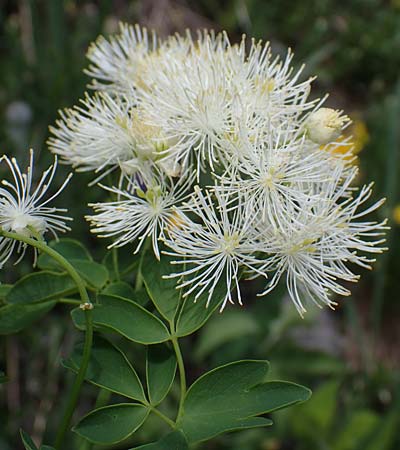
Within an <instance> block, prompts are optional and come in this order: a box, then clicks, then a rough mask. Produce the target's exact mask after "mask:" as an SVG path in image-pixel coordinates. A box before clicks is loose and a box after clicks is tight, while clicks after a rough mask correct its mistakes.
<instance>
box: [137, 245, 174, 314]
mask: <svg viewBox="0 0 400 450" xmlns="http://www.w3.org/2000/svg"><path fill="white" fill-rule="evenodd" d="M170 261H171V258H169V257H168V256H166V255H163V256H162V258H161V260H160V261H158V260H157V259H156V257H155V256H154V254H153V252H147V254H146V255H145V257H144V259H143V264H142V276H143V280H144V284H145V286H146V289H147V292H148V293H149V296H150V298H151V300H152V302H153V303H154V305H155V307H156V308H157V309H158V311H159V313H160V314H161V315H162V316H163V317H164V318H165V319H167V320H169V321H172V320H173V319H174V317H175V313H176V310H177V307H178V305H179V302H180V298H181V295H182V293H181V292H180V291H179V290H177V289H176V280H175V279H163V275H169V274H170V273H172V272H173V271H174V270H173V269H174V268H173V266H171V264H170Z"/></svg>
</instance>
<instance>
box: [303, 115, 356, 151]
mask: <svg viewBox="0 0 400 450" xmlns="http://www.w3.org/2000/svg"><path fill="white" fill-rule="evenodd" d="M340 114H341V111H338V110H335V109H331V108H320V109H318V110H317V111H314V112H313V113H311V114H310V116H309V117H308V119H307V122H306V129H307V135H308V137H309V138H310V139H311V140H312V141H314V142H315V143H317V144H328V143H329V142H331V141H333V140H335V139H336V138H338V137H339V136H340V135H341V133H342V128H343V125H344V124H345V123H346V122H348V121H349V120H350V119H349V118H348V116H341V115H340Z"/></svg>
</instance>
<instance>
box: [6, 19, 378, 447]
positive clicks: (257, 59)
mask: <svg viewBox="0 0 400 450" xmlns="http://www.w3.org/2000/svg"><path fill="white" fill-rule="evenodd" d="M88 58H89V60H90V65H89V67H88V69H87V70H86V73H87V74H88V75H89V76H90V77H91V78H92V81H91V83H90V85H89V88H90V91H89V92H88V93H87V94H86V95H85V98H84V99H83V100H82V101H81V102H80V103H79V105H76V106H74V107H72V108H67V109H65V110H63V111H61V112H60V118H59V119H58V120H57V122H56V124H55V125H54V126H52V127H50V131H51V137H50V138H49V140H48V145H49V148H50V151H51V152H53V153H54V154H55V155H56V158H57V157H59V158H60V159H61V161H62V162H63V163H65V164H69V165H71V166H72V167H73V168H74V169H75V170H76V171H78V172H79V171H89V172H93V182H92V183H91V185H93V184H99V186H100V187H101V189H102V190H103V191H104V194H105V196H107V200H106V201H101V202H95V203H90V204H89V206H90V207H91V208H92V209H93V213H92V214H89V215H88V216H87V217H86V219H87V220H88V222H89V223H90V225H91V231H92V233H94V234H95V235H96V236H98V237H99V238H100V237H101V238H106V239H107V240H108V242H109V246H108V252H109V254H110V255H111V258H110V259H111V260H112V268H110V266H109V265H107V264H100V263H97V262H95V261H93V258H92V257H91V255H90V254H89V253H88V252H87V250H86V249H85V248H84V247H83V246H82V244H80V243H79V242H77V241H73V240H70V239H60V240H58V239H57V234H56V233H58V232H64V231H67V230H68V227H67V226H66V221H67V220H69V219H68V218H67V217H64V215H61V214H60V213H63V214H64V213H65V210H64V209H58V208H56V207H53V206H52V203H53V200H55V197H56V196H57V195H58V193H59V192H60V191H61V190H62V189H63V188H64V187H65V186H66V184H67V181H68V180H69V177H68V178H67V180H66V182H65V183H63V184H62V185H61V187H60V188H59V189H58V190H56V191H55V193H54V194H52V195H50V194H49V195H48V194H47V193H48V190H49V189H50V187H51V186H50V185H51V181H52V178H53V176H54V173H55V170H56V164H57V160H56V161H55V163H54V165H53V166H52V167H50V168H49V169H48V170H47V171H45V172H44V173H43V174H42V176H41V178H39V181H38V182H37V185H36V187H35V188H34V187H33V186H34V177H33V153H32V155H31V161H30V165H29V167H28V169H27V171H26V173H22V171H21V170H20V168H19V166H18V164H17V162H16V161H15V160H14V159H11V160H10V159H9V158H8V157H3V162H5V163H6V165H7V166H8V169H9V171H10V173H11V181H7V180H6V181H3V187H2V188H1V190H0V195H1V199H0V226H1V231H0V257H1V262H2V264H4V263H5V262H6V261H7V260H9V259H10V258H11V257H12V254H13V253H14V252H16V253H20V255H19V259H21V258H22V257H23V255H24V253H25V250H26V248H27V247H28V246H31V247H33V248H34V250H35V265H36V267H37V268H38V269H39V270H37V271H35V272H33V273H32V274H29V275H26V276H24V277H22V278H21V279H20V280H18V281H17V282H16V283H15V284H14V285H12V286H4V289H5V295H4V297H5V303H4V305H3V306H2V307H1V308H0V323H1V321H2V322H3V326H2V327H0V331H1V332H2V334H11V333H14V332H16V331H20V330H22V329H23V328H25V327H27V326H28V325H29V324H30V323H31V322H32V321H33V320H36V319H38V318H39V317H41V316H43V315H44V314H46V313H47V312H48V311H49V310H51V309H52V308H53V307H54V306H55V305H56V304H57V303H63V304H66V305H71V306H72V307H73V310H72V311H71V317H72V320H73V323H74V325H75V326H76V328H77V329H78V330H81V331H82V332H83V333H84V335H85V338H84V342H83V343H81V344H78V345H77V346H76V348H75V349H74V351H73V352H72V354H71V355H70V356H69V357H68V358H67V359H66V360H65V361H64V362H63V364H64V366H65V367H66V368H67V369H69V370H71V371H72V372H74V373H76V378H75V381H74V384H73V386H72V391H71V395H70V397H69V401H68V404H67V405H66V409H65V412H64V414H63V416H62V418H61V423H60V425H59V428H58V432H57V436H56V437H55V442H54V448H55V449H56V450H59V449H61V448H62V446H65V445H66V444H67V443H68V442H69V438H68V433H69V431H70V427H71V425H70V422H71V418H72V414H73V412H74V410H75V407H76V404H77V402H78V399H79V396H80V392H81V386H82V383H83V381H84V380H86V381H87V382H89V383H91V384H93V385H96V386H98V387H99V388H101V389H102V390H105V391H108V392H110V393H114V394H118V396H119V397H118V399H119V403H115V402H114V403H111V404H110V405H105V406H101V407H95V409H93V410H92V411H90V412H89V413H87V414H86V415H85V416H84V417H82V418H81V419H80V420H79V421H78V422H77V423H76V424H75V425H74V427H73V432H74V433H76V434H77V435H79V436H80V437H81V438H82V448H89V447H90V445H91V444H99V445H105V446H107V445H109V446H112V445H114V444H116V443H119V442H122V441H124V440H127V442H128V443H127V444H126V445H127V446H130V448H136V449H139V448H140V449H143V450H144V449H148V450H163V449H172V448H174V449H177V450H186V449H189V448H190V447H191V446H192V445H196V444H198V443H199V442H205V441H207V440H209V439H212V438H213V437H215V436H217V435H219V434H221V433H225V432H228V431H234V430H240V429H246V428H253V427H263V426H267V425H271V424H272V422H271V421H270V419H268V418H266V417H265V415H266V414H267V413H270V412H271V411H275V410H277V409H280V408H284V407H287V406H290V405H293V404H295V403H298V402H302V401H305V400H307V398H308V397H309V395H310V391H309V390H308V389H307V388H305V387H302V386H300V385H297V384H294V383H290V382H285V381H266V375H267V372H268V366H269V364H268V362H267V361H261V360H242V361H234V362H231V363H229V364H226V365H224V366H220V367H217V368H215V369H213V370H211V371H209V372H207V373H205V374H203V375H202V376H200V377H199V378H198V379H197V380H195V381H194V383H193V384H191V386H189V387H188V386H187V381H186V379H187V377H186V370H185V363H184V355H183V354H182V351H181V347H180V339H181V338H183V337H185V336H189V335H191V334H193V333H194V332H195V331H196V330H198V329H199V328H201V327H202V326H203V325H204V324H205V323H206V321H207V320H208V318H209V317H210V316H211V314H213V312H215V311H216V310H219V311H220V312H222V313H223V311H224V309H225V308H228V307H240V306H238V305H243V304H245V303H246V302H247V301H248V300H249V299H248V298H247V296H246V292H244V291H243V288H242V287H241V284H240V281H241V280H242V279H255V278H257V279H259V280H261V282H262V283H261V285H263V286H264V287H263V289H262V290H261V291H260V292H259V296H261V297H266V298H268V293H270V292H271V291H272V290H274V289H275V287H276V286H277V285H278V283H279V282H280V281H281V280H284V281H285V282H286V286H287V293H288V295H289V296H290V298H291V299H292V301H293V303H294V306H295V307H296V309H297V311H298V312H299V314H300V315H303V314H305V313H306V311H307V308H308V307H310V306H312V305H313V304H314V305H317V306H320V307H321V306H323V305H328V306H329V307H331V308H334V307H335V305H336V304H337V300H338V297H339V296H347V295H349V294H350V291H349V289H348V282H355V281H357V280H358V275H357V274H356V273H354V271H353V270H354V267H356V266H361V267H370V264H371V262H372V261H373V259H371V258H370V257H369V256H368V254H369V253H370V254H377V253H380V252H382V251H383V250H384V247H383V244H384V238H383V236H382V235H383V234H384V233H385V229H386V222H385V221H384V222H376V221H374V220H373V219H365V216H366V215H367V214H369V213H371V212H373V211H375V210H376V209H377V208H379V207H380V206H381V204H382V202H383V200H381V201H378V202H375V203H370V202H369V199H370V197H371V195H372V185H367V186H363V187H361V188H358V187H356V186H355V180H356V177H357V173H358V169H357V167H356V165H354V164H352V161H353V155H352V153H351V146H350V145H349V141H348V140H346V139H343V137H342V130H343V129H344V128H346V127H347V126H348V125H349V124H350V119H349V118H348V117H347V116H346V115H344V114H343V113H342V112H341V111H337V110H333V109H330V108H327V107H323V106H322V105H323V103H324V101H325V99H322V100H319V99H316V100H311V99H310V91H311V83H312V81H313V80H312V79H307V80H303V81H302V80H301V70H299V71H297V72H294V71H293V69H292V58H293V55H292V53H291V52H288V54H287V56H286V58H284V59H281V58H279V57H274V56H273V55H272V53H271V50H270V48H269V45H268V44H264V43H262V42H257V41H255V40H250V41H249V40H248V39H246V38H245V37H244V38H243V39H242V41H241V42H240V43H239V44H231V43H230V41H229V39H228V36H227V35H226V33H219V34H216V33H214V32H209V31H202V32H199V33H198V34H197V35H196V36H194V35H192V34H191V33H189V32H188V33H187V34H186V35H184V36H181V35H174V36H171V37H169V38H167V39H165V40H161V39H159V38H158V37H157V35H156V34H155V33H154V32H148V31H147V30H146V29H144V28H141V27H139V26H129V25H121V29H120V33H119V34H117V35H115V36H112V37H110V38H109V39H105V38H103V37H100V38H99V39H98V40H97V41H96V42H95V43H93V44H92V45H91V46H90V48H89V51H88ZM93 189H94V188H93ZM48 231H50V232H51V233H52V234H53V235H54V237H55V238H56V240H55V241H52V242H49V243H47V240H46V239H47V232H48ZM126 245H127V246H129V247H131V249H132V265H131V266H130V267H128V270H121V268H120V267H119V261H118V248H119V247H121V246H126ZM134 254H138V258H136V257H134ZM37 255H38V257H37ZM111 269H112V270H111ZM132 272H133V274H134V275H135V287H133V286H130V285H129V284H128V283H127V282H126V280H127V279H128V278H126V276H128V275H131V274H132ZM343 282H345V285H343ZM77 294H78V295H79V296H80V300H76V299H75V298H74V297H76V295H77ZM257 301H265V300H264V299H263V298H261V299H258V300H257ZM243 314H245V312H243ZM110 332H112V333H113V334H114V335H116V336H118V337H119V339H124V340H127V341H131V342H133V343H135V344H139V345H144V346H146V362H145V365H144V366H145V371H144V373H139V371H138V368H137V367H135V366H134V365H133V364H132V362H131V361H130V360H129V358H128V356H127V355H125V354H124V352H123V351H122V350H121V349H120V348H119V346H118V343H117V342H115V341H116V339H115V337H114V338H113V339H110V336H109V333H110ZM175 379H177V380H178V379H179V385H180V393H179V398H178V399H177V400H176V412H175V413H174V414H172V415H171V413H170V411H166V409H165V408H164V407H163V401H164V399H165V398H166V397H167V396H168V394H170V392H171V387H172V386H173V384H174V381H175ZM120 397H124V398H125V399H126V400H125V401H123V402H121V401H120ZM172 398H174V395H172ZM150 414H155V415H157V416H158V417H159V418H160V419H161V420H162V421H164V422H165V424H166V427H167V428H168V429H169V431H168V432H166V433H165V434H164V435H163V436H162V435H160V436H159V440H158V441H157V442H153V443H150V444H149V443H147V444H146V443H145V444H144V445H141V446H139V447H137V446H136V447H132V445H134V444H132V443H134V442H135V432H136V430H138V429H139V428H140V427H141V426H142V425H144V424H145V422H146V420H147V418H148V416H149V415H150ZM21 436H22V440H23V443H24V446H25V448H26V449H27V450H34V449H37V447H36V446H35V444H34V443H33V441H32V440H31V438H30V437H29V436H28V435H27V434H26V433H25V432H21ZM128 438H129V441H128ZM88 446H89V447H88ZM42 448H43V449H44V448H46V446H42ZM47 448H50V447H47Z"/></svg>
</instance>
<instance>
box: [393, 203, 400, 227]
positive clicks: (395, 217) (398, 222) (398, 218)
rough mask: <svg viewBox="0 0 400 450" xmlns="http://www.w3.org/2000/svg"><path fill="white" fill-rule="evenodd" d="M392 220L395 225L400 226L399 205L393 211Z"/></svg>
mask: <svg viewBox="0 0 400 450" xmlns="http://www.w3.org/2000/svg"><path fill="white" fill-rule="evenodd" d="M393 220H394V223H395V224H396V225H400V205H397V206H396V207H395V208H394V210H393Z"/></svg>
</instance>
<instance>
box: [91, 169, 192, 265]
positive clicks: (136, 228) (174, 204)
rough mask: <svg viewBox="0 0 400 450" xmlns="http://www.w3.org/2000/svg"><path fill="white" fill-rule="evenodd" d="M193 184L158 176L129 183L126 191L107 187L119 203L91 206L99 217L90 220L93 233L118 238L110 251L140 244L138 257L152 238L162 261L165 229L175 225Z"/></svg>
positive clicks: (140, 178)
mask: <svg viewBox="0 0 400 450" xmlns="http://www.w3.org/2000/svg"><path fill="white" fill-rule="evenodd" d="M142 175H145V174H142ZM192 182H193V176H192V177H189V178H180V179H179V180H178V181H174V180H173V179H171V178H168V177H166V176H165V175H163V174H162V173H161V172H158V173H156V174H153V176H145V178H143V177H142V176H141V175H137V176H136V177H134V178H131V179H128V180H127V187H126V188H125V189H122V188H116V187H112V188H110V187H106V186H104V188H105V189H106V190H107V191H109V192H111V193H112V194H113V195H114V196H115V197H116V198H117V199H116V200H115V201H111V202H103V203H93V204H90V206H92V208H93V209H94V211H95V212H96V214H95V215H89V216H87V217H86V219H87V220H88V221H89V222H90V223H91V224H92V226H93V228H92V232H93V233H96V234H99V235H100V236H101V237H114V239H115V240H114V242H113V243H112V244H110V246H109V247H120V246H123V245H126V244H128V243H132V242H134V241H135V240H138V245H137V247H136V250H135V253H137V252H138V251H139V250H140V248H141V247H142V245H143V242H144V240H145V239H146V238H147V237H150V238H151V241H152V246H153V251H154V254H155V255H156V257H157V258H158V259H159V258H160V251H159V248H158V241H159V239H162V238H164V236H165V229H166V228H167V227H168V226H169V225H170V224H171V223H172V224H173V223H174V222H175V220H176V219H175V214H176V213H175V211H176V210H177V209H179V206H180V204H181V202H182V200H184V198H185V197H187V195H188V188H189V187H190V184H191V183H192Z"/></svg>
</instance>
